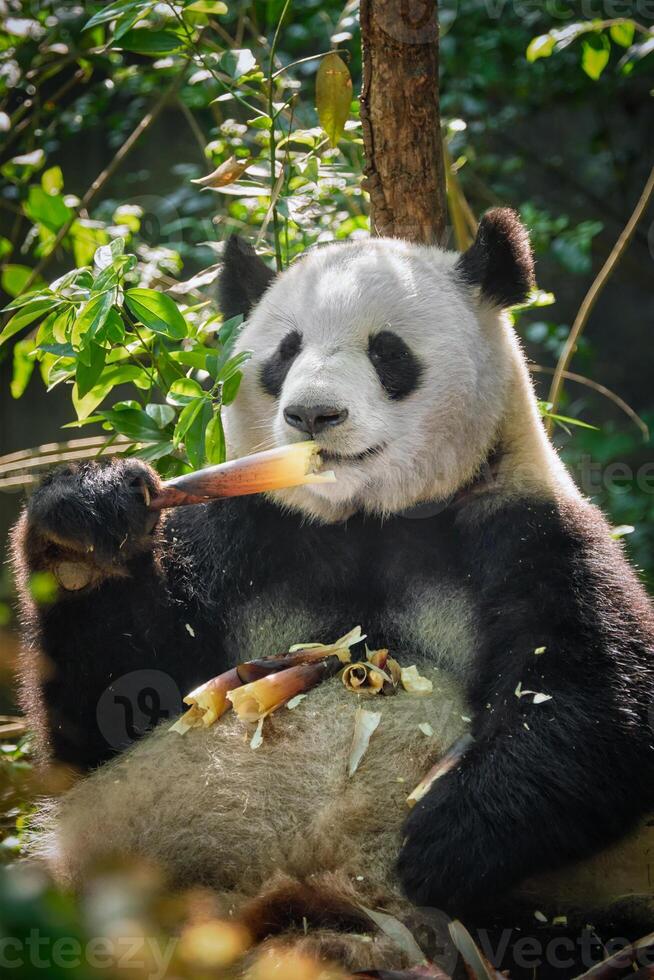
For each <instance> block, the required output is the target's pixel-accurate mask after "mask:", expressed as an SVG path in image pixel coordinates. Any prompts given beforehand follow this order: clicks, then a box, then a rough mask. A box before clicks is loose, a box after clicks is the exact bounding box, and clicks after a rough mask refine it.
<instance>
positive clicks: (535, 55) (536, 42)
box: [526, 34, 556, 61]
mask: <svg viewBox="0 0 654 980" xmlns="http://www.w3.org/2000/svg"><path fill="white" fill-rule="evenodd" d="M555 47H556V40H555V39H554V38H553V37H552V35H551V34H539V35H538V37H532V39H531V41H530V42H529V45H528V46H527V52H526V54H527V61H537V60H538V59H539V58H549V57H550V55H551V54H552V53H553V51H554V48H555Z"/></svg>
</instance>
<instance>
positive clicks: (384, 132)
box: [360, 0, 446, 243]
mask: <svg viewBox="0 0 654 980" xmlns="http://www.w3.org/2000/svg"><path fill="white" fill-rule="evenodd" d="M360 16H361V43H362V48H363V87H362V90H361V122H362V125H363V144H364V150H365V156H366V166H365V170H364V173H365V181H364V187H365V189H366V190H367V191H368V193H369V194H370V227H371V231H372V234H373V235H387V236H391V237H394V238H405V239H407V240H409V241H412V242H420V243H434V242H438V243H444V239H445V227H446V211H445V170H444V166H443V149H442V144H441V127H440V114H439V106H438V4H437V2H436V0H361V15H360Z"/></svg>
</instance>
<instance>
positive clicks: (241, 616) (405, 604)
mask: <svg viewBox="0 0 654 980" xmlns="http://www.w3.org/2000/svg"><path fill="white" fill-rule="evenodd" d="M295 554H296V556H301V555H302V549H300V548H298V549H297V550H296V552H295ZM325 554H328V555H329V560H328V561H321V560H319V559H318V558H317V553H316V551H313V554H312V556H307V558H306V559H305V560H304V561H302V560H300V561H299V563H295V564H294V567H293V568H289V569H287V574H282V573H281V572H280V570H278V573H277V574H276V575H275V576H273V577H271V578H270V579H268V581H266V582H259V583H255V584H254V586H253V588H252V589H251V590H250V592H249V593H247V590H246V595H243V594H242V595H241V601H240V602H239V603H238V610H234V612H235V613H236V615H235V618H234V620H233V622H232V630H230V632H231V633H232V636H231V640H232V644H233V659H241V660H242V659H248V658H250V657H257V656H267V655H270V654H274V653H279V652H281V651H283V650H286V649H288V647H289V646H290V645H291V644H295V643H309V642H323V643H324V642H332V641H334V640H335V639H337V638H338V637H339V636H342V635H343V634H344V633H346V632H348V631H349V630H350V629H352V628H353V627H354V626H357V625H360V626H361V627H362V629H363V631H364V632H365V633H366V634H367V637H368V640H367V643H368V646H370V647H371V648H379V647H388V648H389V649H390V650H391V651H392V652H393V653H395V654H396V655H397V656H398V659H400V661H401V663H402V664H406V665H408V664H409V663H412V662H422V663H431V664H432V665H434V666H439V667H441V668H443V669H446V670H448V671H451V672H452V673H454V674H456V675H459V676H465V675H466V674H468V672H469V668H470V665H471V662H472V658H473V654H474V651H475V649H476V648H477V647H478V643H477V637H478V626H477V614H476V609H475V603H474V598H473V596H472V595H471V593H470V590H469V588H468V587H467V585H466V579H465V576H464V575H463V574H461V572H460V571H459V569H458V566H457V561H456V556H455V554H454V553H453V550H452V548H451V546H450V542H449V540H448V538H447V536H445V537H443V536H442V535H439V534H438V533H437V529H434V528H431V527H429V526H428V525H427V526H420V527H416V526H414V522H409V523H407V522H403V523H400V522H395V523H393V524H390V525H388V524H386V525H383V524H379V525H377V526H375V525H372V526H369V525H365V526H364V527H362V528H356V527H355V528H351V527H350V528H349V529H344V530H343V532H342V534H340V535H339V534H334V535H332V536H331V537H329V538H326V543H325V545H324V550H323V556H324V555H325ZM237 651H238V653H237Z"/></svg>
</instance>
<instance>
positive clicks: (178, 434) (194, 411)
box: [173, 395, 207, 446]
mask: <svg viewBox="0 0 654 980" xmlns="http://www.w3.org/2000/svg"><path fill="white" fill-rule="evenodd" d="M206 401H207V396H206V395H203V396H201V397H200V398H193V399H192V400H191V401H190V402H189V403H188V404H187V405H185V406H184V408H183V409H182V411H181V412H180V415H179V418H178V420H177V425H176V426H175V434H174V436H173V442H174V444H175V445H176V446H179V444H180V442H182V441H183V439H184V436H185V435H186V433H187V432H188V430H189V429H190V428H191V426H192V425H193V423H194V422H195V420H196V418H197V417H198V414H199V413H200V412H201V411H202V408H203V407H204V404H205V402H206Z"/></svg>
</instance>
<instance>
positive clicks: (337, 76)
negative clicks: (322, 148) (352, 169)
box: [316, 52, 352, 146]
mask: <svg viewBox="0 0 654 980" xmlns="http://www.w3.org/2000/svg"><path fill="white" fill-rule="evenodd" d="M351 102H352V78H351V76H350V70H349V68H348V67H347V65H346V64H345V62H344V61H343V59H342V58H340V57H339V55H337V54H336V53H335V52H332V53H331V54H328V55H327V56H326V57H325V58H323V59H322V61H321V62H320V67H319V68H318V74H317V75H316V109H317V110H318V119H319V120H320V125H321V126H322V128H323V129H324V131H325V133H326V135H327V137H328V138H329V142H330V143H331V145H332V146H336V144H337V143H338V141H339V140H340V138H341V136H342V135H343V130H344V129H345V123H346V122H347V118H348V116H349V114H350V103H351Z"/></svg>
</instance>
